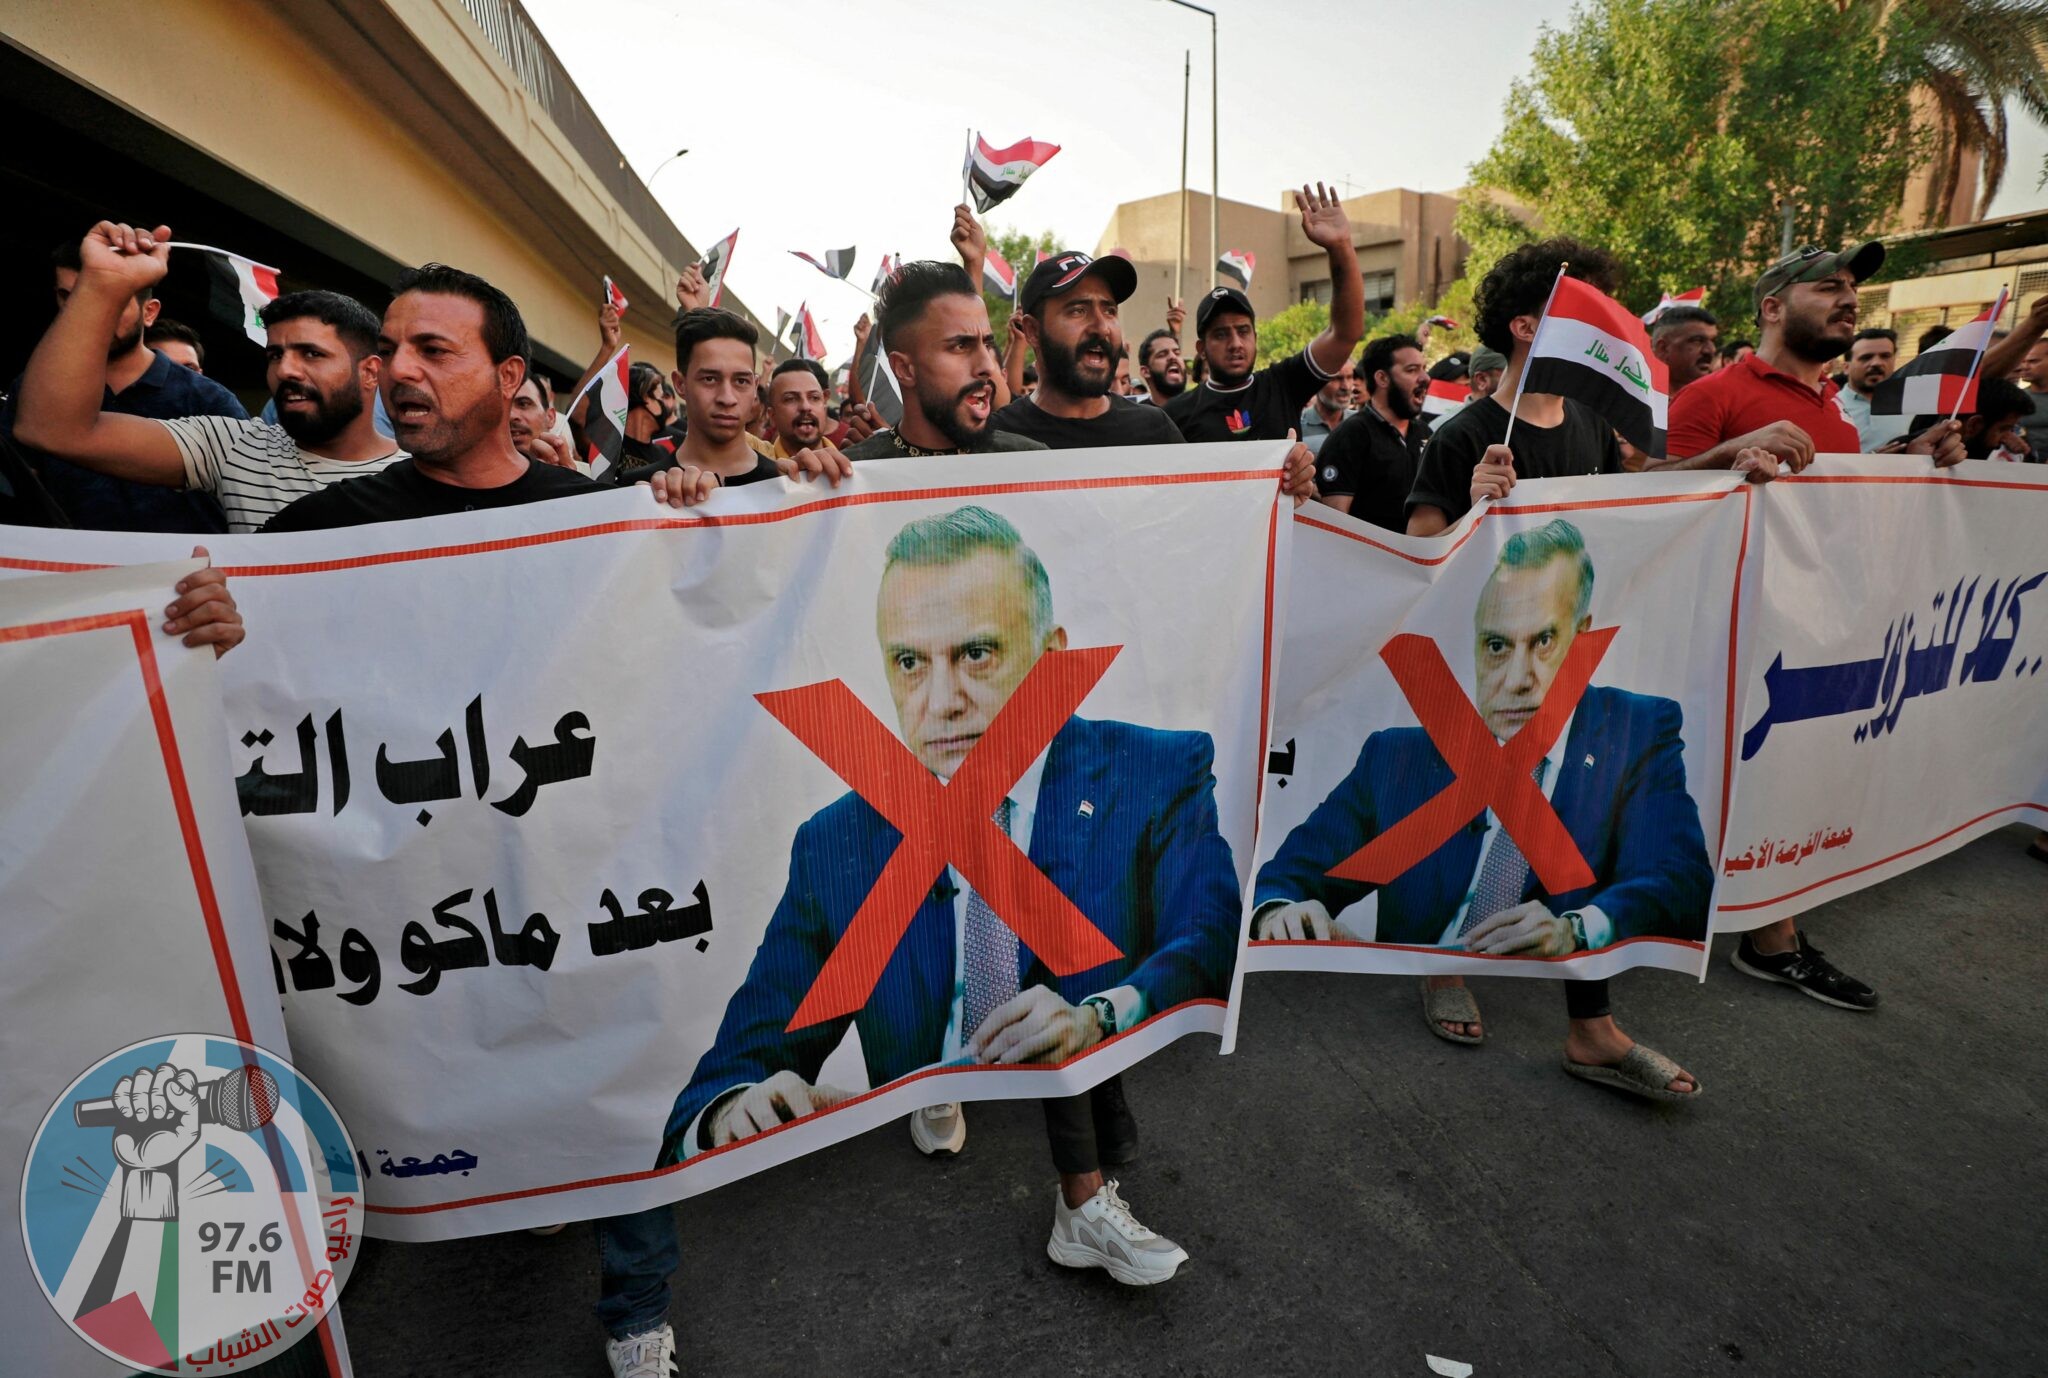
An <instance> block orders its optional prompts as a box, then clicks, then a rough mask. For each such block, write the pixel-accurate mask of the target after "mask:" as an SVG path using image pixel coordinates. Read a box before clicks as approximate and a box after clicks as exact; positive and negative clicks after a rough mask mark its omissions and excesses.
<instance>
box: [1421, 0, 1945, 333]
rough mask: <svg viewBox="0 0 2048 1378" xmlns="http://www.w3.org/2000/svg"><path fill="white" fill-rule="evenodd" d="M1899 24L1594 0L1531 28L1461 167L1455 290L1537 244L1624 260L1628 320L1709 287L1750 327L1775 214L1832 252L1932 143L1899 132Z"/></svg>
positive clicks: (1847, 13) (1832, 7) (1905, 95)
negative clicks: (1471, 162) (1469, 176)
mask: <svg viewBox="0 0 2048 1378" xmlns="http://www.w3.org/2000/svg"><path fill="white" fill-rule="evenodd" d="M1912 11H1914V6H1912V5H1902V6H1898V7H1895V8H1887V7H1885V6H1883V5H1879V4H1869V5H1865V4H1860V3H1854V2H1853V0H1844V3H1839V4H1834V3H1825V0H1588V3H1586V4H1585V5H1584V6H1583V7H1582V8H1580V9H1578V10H1576V11H1574V13H1573V17H1572V20H1571V22H1570V24H1569V25H1567V26H1566V27H1564V28H1561V29H1553V28H1550V27H1548V26H1546V27H1545V28H1544V30H1543V31H1542V34H1541V36H1540V37H1539V39H1538V41H1537V45H1536V51H1535V54H1534V57H1533V59H1532V71H1531V73H1530V75H1529V76H1528V77H1527V78H1526V79H1524V80H1521V81H1518V82H1516V83H1515V85H1514V87H1513V88H1512V90H1511V91H1510V93H1509V95H1508V99H1507V103H1506V109H1505V112H1504V119H1503V127H1502V130H1501V133H1500V135H1499V136H1498V138H1497V139H1496V140H1495V142H1494V145H1493V147H1492V149H1491V150H1490V151H1489V152H1488V153H1487V155H1486V156H1485V158H1483V159H1482V160H1481V161H1480V162H1479V163H1478V164H1477V165H1476V166H1475V167H1474V168H1473V183H1474V186H1473V190H1472V193H1471V194H1470V195H1469V196H1468V197H1467V199H1466V202H1465V204H1464V206H1463V207H1462V208H1461V210H1460V213H1459V231H1460V233H1461V234H1463V235H1464V237H1465V238H1466V240H1467V241H1468V242H1470V243H1471V245H1472V246H1473V253H1472V256H1471V258H1470V260H1469V261H1468V262H1469V267H1468V270H1467V272H1468V278H1469V279H1470V280H1471V281H1474V282H1476V280H1477V278H1478V277H1479V276H1481V275H1483V274H1484V272H1485V270H1486V268H1487V266H1488V265H1490V264H1491V263H1492V262H1493V261H1494V260H1495V259H1496V258H1497V257H1499V255H1500V254H1501V253H1502V252H1504V251H1505V250H1506V249H1507V248H1508V247H1510V246H1511V245H1512V244H1514V243H1516V242H1519V241H1521V240H1524V239H1527V238H1528V237H1529V236H1530V234H1531V232H1532V229H1533V230H1538V231H1540V232H1541V233H1545V234H1568V235H1572V236H1574V237H1577V238H1581V239H1584V240H1586V241H1588V242H1589V243H1592V244H1597V245H1599V246H1600V247H1602V248H1604V249H1606V250H1608V251H1609V252H1611V253H1613V254H1615V255H1616V256H1617V257H1618V258H1619V259H1620V260H1621V261H1622V263H1623V265H1624V267H1625V268H1626V269H1627V270H1628V276H1627V281H1626V282H1625V283H1624V286H1623V289H1622V299H1623V300H1624V302H1625V303H1626V304H1628V305H1629V306H1631V307H1633V308H1634V309H1636V310H1645V309H1647V308H1648V307H1650V306H1652V305H1654V304H1655V303H1656V301H1657V298H1658V296H1659V294H1660V293H1661V292H1662V291H1665V290H1671V291H1683V290H1686V289H1688V288H1692V287H1697V286H1700V285H1703V284H1704V285H1706V286H1707V287H1708V288H1709V302H1710V304H1711V305H1712V306H1713V308H1714V309H1716V310H1719V311H1723V312H1728V313H1732V314H1733V315H1734V317H1735V318H1736V319H1743V318H1746V317H1747V316H1748V314H1749V295H1748V289H1749V284H1750V283H1751V282H1753V281H1754V280H1755V277H1756V274H1757V273H1758V271H1760V269H1761V268H1762V266H1763V265H1764V264H1766V263H1768V262H1769V261H1770V260H1771V259H1772V258H1773V257H1775V256H1776V254H1777V250H1778V244H1779V236H1780V233H1781V227H1782V225H1783V219H1782V216H1783V213H1784V212H1783V208H1784V207H1787V206H1789V207H1790V208H1791V216H1792V226H1793V233H1794V241H1795V242H1796V243H1809V242H1810V243H1819V244H1827V245H1830V246H1834V245H1839V244H1841V243H1844V242H1847V241H1849V240H1851V239H1854V238H1857V237H1860V236H1864V235H1869V234H1872V233H1875V232H1877V231H1879V230H1881V229H1883V228H1886V227H1887V226H1888V222H1890V221H1891V220H1892V219H1893V218H1894V216H1895V215H1896V212H1897V209H1898V206H1899V204H1900V200H1901V198H1902V196H1903V195H1904V191H1905V183H1906V177H1907V174H1908V172H1909V170H1910V168H1911V166H1912V164H1913V162H1914V160H1915V158H1916V157H1917V156H1920V155H1921V153H1922V152H1923V148H1924V143H1925V140H1924V139H1923V138H1922V137H1921V136H1920V135H1917V134H1916V133H1915V131H1914V130H1913V128H1912V125H1911V121H1910V119H1909V118H1908V111H1909V107H1910V98H1911V89H1912V85H1913V71H1914V67H1913V65H1912V61H1911V60H1910V59H1911V55H1912V54H1913V53H1915V52H1916V51H1918V50H1917V49H1916V48H1915V42H1916V41H1917V38H1918V35H1919V29H1918V24H1919V20H1918V18H1917V16H1916V15H1915V14H1913V13H1911V12H1912ZM1494 192H1499V193H1505V194H1506V195H1505V196H1495V195H1492V194H1490V193H1494ZM1524 207H1526V208H1528V209H1527V210H1524V209H1523V208H1524Z"/></svg>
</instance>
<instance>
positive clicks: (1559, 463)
mask: <svg viewBox="0 0 2048 1378" xmlns="http://www.w3.org/2000/svg"><path fill="white" fill-rule="evenodd" d="M1507 433H1508V409H1507V408H1506V407H1503V406H1502V405H1501V404H1500V403H1498V402H1496V401H1494V400H1493V399H1492V398H1491V397H1482V398H1480V399H1479V400H1478V401H1476V402H1470V403H1467V404H1466V405H1465V406H1464V407H1462V408H1460V409H1459V410H1458V412H1457V413H1456V414H1455V415H1454V416H1452V417H1451V419H1450V420H1448V421H1446V422H1444V423H1443V425H1441V426H1439V427H1438V428H1437V430H1436V433H1435V434H1434V435H1432V436H1431V437H1430V438H1429V443H1428V444H1427V445H1425V446H1423V449H1422V467H1421V470H1420V471H1419V472H1418V473H1417V474H1416V475H1415V488H1414V491H1412V492H1410V493H1409V494H1408V510H1409V511H1411V512H1412V511H1414V510H1415V508H1416V507H1418V506H1420V505H1422V504H1424V503H1427V504H1428V505H1429V506H1431V507H1440V508H1442V509H1443V513H1444V516H1445V517H1446V518H1448V519H1449V520H1451V521H1456V520H1457V519H1458V518H1460V517H1462V516H1464V515H1465V513H1466V512H1468V511H1470V510H1471V508H1472V471H1473V470H1474V469H1476V468H1478V467H1479V457H1480V456H1481V455H1483V454H1485V453H1486V447H1487V446H1489V445H1498V444H1500V443H1501V440H1502V439H1503V438H1504V437H1505V436H1506V435H1507ZM1508 448H1509V449H1511V450H1513V451H1514V454H1515V477H1516V478H1517V479H1525V478H1575V477H1577V476H1579V475H1581V474H1618V473H1620V472H1621V471H1622V470H1621V446H1619V445H1618V444H1616V443H1615V440H1614V427H1612V426H1610V425H1608V424H1607V423H1606V422H1605V421H1603V420H1601V419H1600V414H1599V413H1598V412H1596V411H1594V410H1593V409H1592V408H1591V407H1588V406H1585V405H1584V404H1582V403H1579V402H1574V401H1573V400H1572V399H1571V398H1569V397H1567V398H1565V399H1564V420H1563V421H1560V422H1559V423H1558V424H1557V425H1555V426H1547V427H1546V426H1532V425H1530V424H1529V418H1528V417H1526V416H1525V417H1522V418H1520V419H1519V420H1517V421H1516V422H1515V439H1514V443H1513V444H1512V445H1510V446H1509V447H1508ZM1405 524H1406V523H1405V521H1404V523H1403V525H1404V526H1405Z"/></svg>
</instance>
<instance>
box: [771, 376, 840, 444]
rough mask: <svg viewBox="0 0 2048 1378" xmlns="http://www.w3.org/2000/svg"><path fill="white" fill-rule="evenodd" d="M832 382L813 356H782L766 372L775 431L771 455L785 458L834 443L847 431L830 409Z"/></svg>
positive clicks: (772, 422) (772, 423)
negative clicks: (833, 418) (772, 367)
mask: <svg viewBox="0 0 2048 1378" xmlns="http://www.w3.org/2000/svg"><path fill="white" fill-rule="evenodd" d="M831 396H832V393H831V382H830V380H829V379H828V378H827V377H826V376H825V366H824V365H823V364H821V363H819V362H818V361H817V360H816V359H784V360H783V361H782V362H781V363H779V364H777V365H776V366H775V371H774V372H773V373H771V374H769V375H768V420H769V423H770V425H772V426H773V427H774V431H775V446H774V449H773V450H772V452H771V453H772V456H773V457H774V458H776V459H787V458H789V457H790V456H792V455H794V454H795V453H796V452H797V451H799V450H812V449H817V448H819V447H821V446H825V445H833V444H836V443H837V439H836V438H835V432H836V433H837V436H840V437H843V436H844V434H845V432H846V425H845V423H844V422H839V423H834V421H833V420H832V413H831V410H830V399H831Z"/></svg>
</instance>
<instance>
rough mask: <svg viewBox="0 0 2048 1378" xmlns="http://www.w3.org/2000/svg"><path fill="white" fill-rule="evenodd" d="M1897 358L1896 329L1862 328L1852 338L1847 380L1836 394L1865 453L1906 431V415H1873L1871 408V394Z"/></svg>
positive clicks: (1879, 448)
mask: <svg viewBox="0 0 2048 1378" xmlns="http://www.w3.org/2000/svg"><path fill="white" fill-rule="evenodd" d="M1898 361H1899V333H1898V332H1897V331H1896V330H1878V329H1869V330H1859V331H1857V332H1856V333H1855V335H1854V336H1852V337H1851V338H1850V340H1849V369H1848V375H1847V377H1848V381H1847V382H1846V383H1845V384H1844V385H1843V387H1842V390H1841V392H1840V393H1838V394H1837V395H1836V396H1837V398H1838V400H1839V401H1840V402H1841V404H1842V414H1843V415H1844V416H1847V417H1848V418H1849V424H1850V425H1852V426H1854V427H1855V428H1856V438H1857V443H1858V445H1859V447H1860V448H1861V449H1862V450H1863V451H1864V452H1865V453H1870V454H1874V453H1876V452H1877V451H1878V450H1881V449H1883V448H1884V447H1885V446H1887V445H1889V444H1891V443H1892V442H1893V441H1894V440H1897V439H1898V438H1899V437H1901V436H1903V435H1904V434H1906V421H1907V418H1906V417H1904V416H1898V415H1892V416H1882V415H1873V414H1872V413H1871V410H1870V394H1872V393H1873V392H1876V391H1877V385H1878V384H1879V383H1882V382H1883V381H1884V380H1885V379H1887V378H1889V377H1891V376H1892V370H1893V369H1894V368H1896V367H1897V366H1898Z"/></svg>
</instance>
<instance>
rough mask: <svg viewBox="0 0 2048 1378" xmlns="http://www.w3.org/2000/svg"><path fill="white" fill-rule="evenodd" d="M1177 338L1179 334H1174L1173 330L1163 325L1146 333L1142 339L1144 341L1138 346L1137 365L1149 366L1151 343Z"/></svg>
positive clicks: (1140, 366) (1141, 366)
mask: <svg viewBox="0 0 2048 1378" xmlns="http://www.w3.org/2000/svg"><path fill="white" fill-rule="evenodd" d="M1179 338H1180V336H1178V335H1176V334H1175V333H1174V332H1173V331H1171V330H1168V329H1167V328H1166V327H1165V326H1163V325H1162V326H1160V327H1159V328H1158V329H1157V330H1155V331H1153V332H1152V333H1151V334H1150V335H1147V336H1146V337H1145V339H1144V342H1143V343H1142V344H1140V345H1139V346H1138V367H1139V368H1147V367H1149V366H1150V364H1151V359H1152V346H1153V345H1155V344H1157V343H1158V342H1159V341H1161V340H1178V339H1179Z"/></svg>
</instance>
